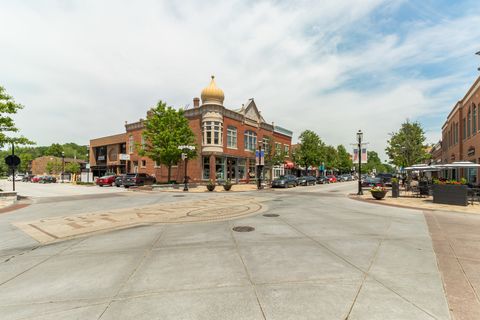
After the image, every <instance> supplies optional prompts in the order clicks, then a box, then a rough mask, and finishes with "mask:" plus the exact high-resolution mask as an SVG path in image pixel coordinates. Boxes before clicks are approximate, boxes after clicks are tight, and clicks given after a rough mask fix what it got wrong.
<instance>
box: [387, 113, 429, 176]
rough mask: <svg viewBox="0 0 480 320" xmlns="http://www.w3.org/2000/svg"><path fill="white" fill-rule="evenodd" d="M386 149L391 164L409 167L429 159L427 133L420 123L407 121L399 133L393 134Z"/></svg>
mask: <svg viewBox="0 0 480 320" xmlns="http://www.w3.org/2000/svg"><path fill="white" fill-rule="evenodd" d="M390 135H391V138H390V140H388V146H387V148H386V149H385V150H386V152H387V155H388V157H389V158H390V160H391V162H392V163H393V164H395V165H397V166H399V167H404V168H405V167H409V166H411V165H414V164H416V163H421V162H423V161H425V160H426V159H428V158H429V155H428V153H427V152H426V148H425V147H426V146H425V144H424V143H425V139H426V138H425V132H424V131H423V128H422V127H421V125H420V124H419V123H418V122H410V121H408V120H407V121H406V122H404V123H403V124H402V126H401V128H400V130H399V131H398V132H394V133H391V134H390Z"/></svg>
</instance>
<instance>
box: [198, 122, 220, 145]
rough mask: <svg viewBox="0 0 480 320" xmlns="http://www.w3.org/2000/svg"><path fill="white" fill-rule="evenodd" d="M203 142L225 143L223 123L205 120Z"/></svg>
mask: <svg viewBox="0 0 480 320" xmlns="http://www.w3.org/2000/svg"><path fill="white" fill-rule="evenodd" d="M203 144H214V145H222V144H223V123H221V122H220V121H205V122H203Z"/></svg>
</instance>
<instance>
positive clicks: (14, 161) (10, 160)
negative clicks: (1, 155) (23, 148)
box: [5, 155, 20, 167]
mask: <svg viewBox="0 0 480 320" xmlns="http://www.w3.org/2000/svg"><path fill="white" fill-rule="evenodd" d="M5 163H6V164H7V165H8V166H10V167H16V166H18V165H19V164H20V158H19V157H18V156H16V155H9V156H6V157H5Z"/></svg>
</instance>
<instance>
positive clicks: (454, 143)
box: [441, 77, 480, 182]
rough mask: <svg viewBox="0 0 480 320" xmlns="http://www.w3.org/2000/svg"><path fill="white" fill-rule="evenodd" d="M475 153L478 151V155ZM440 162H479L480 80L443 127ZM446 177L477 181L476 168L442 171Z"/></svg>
mask: <svg viewBox="0 0 480 320" xmlns="http://www.w3.org/2000/svg"><path fill="white" fill-rule="evenodd" d="M477 150H478V152H477ZM441 159H442V163H444V164H446V163H451V162H454V161H471V162H474V163H480V77H478V78H477V80H476V81H475V82H474V83H473V85H472V86H471V87H470V89H469V90H468V91H467V93H466V94H465V96H464V97H463V99H462V100H460V101H458V102H457V103H456V104H455V106H454V107H453V109H452V111H451V112H450V114H449V115H448V117H447V121H446V122H445V124H444V125H443V126H442V156H441ZM443 174H444V176H445V177H447V178H452V179H456V178H461V177H464V178H466V179H467V180H468V181H469V182H478V175H479V172H478V170H477V169H459V170H448V171H445V172H444V173H443Z"/></svg>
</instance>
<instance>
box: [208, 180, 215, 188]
mask: <svg viewBox="0 0 480 320" xmlns="http://www.w3.org/2000/svg"><path fill="white" fill-rule="evenodd" d="M207 189H208V191H213V190H215V183H213V181H212V180H208V183H207Z"/></svg>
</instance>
